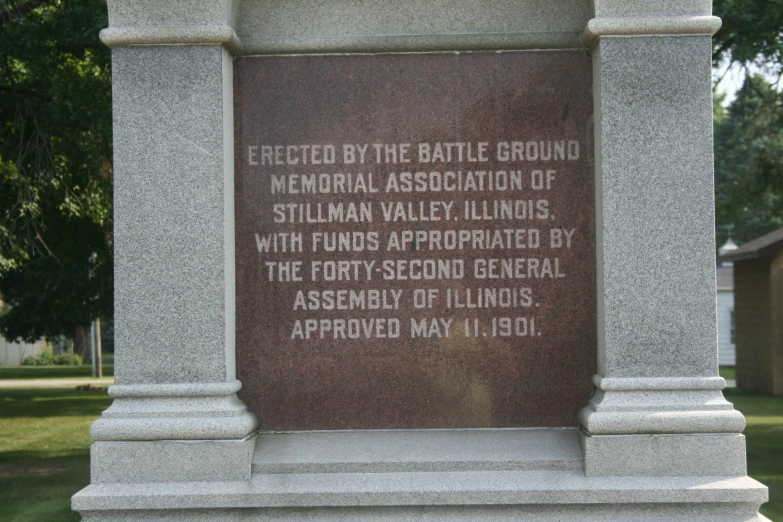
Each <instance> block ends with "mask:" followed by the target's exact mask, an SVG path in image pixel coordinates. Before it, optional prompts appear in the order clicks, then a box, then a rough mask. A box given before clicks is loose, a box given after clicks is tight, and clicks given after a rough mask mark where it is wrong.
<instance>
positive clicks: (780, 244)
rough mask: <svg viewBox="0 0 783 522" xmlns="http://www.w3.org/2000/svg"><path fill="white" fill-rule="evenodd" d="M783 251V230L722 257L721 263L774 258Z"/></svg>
mask: <svg viewBox="0 0 783 522" xmlns="http://www.w3.org/2000/svg"><path fill="white" fill-rule="evenodd" d="M780 250H783V228H779V229H777V230H773V231H772V232H770V233H769V234H766V235H763V236H761V237H757V238H756V239H754V240H753V241H748V242H747V243H745V244H744V245H742V246H741V247H739V248H738V249H737V250H734V251H732V252H729V253H727V254H726V255H724V256H722V257H721V261H742V260H744V259H757V258H759V257H769V256H774V255H775V254H777V253H778V252H779V251H780Z"/></svg>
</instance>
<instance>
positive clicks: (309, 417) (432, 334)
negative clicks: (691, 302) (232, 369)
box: [235, 52, 596, 429]
mask: <svg viewBox="0 0 783 522" xmlns="http://www.w3.org/2000/svg"><path fill="white" fill-rule="evenodd" d="M564 67H565V68H566V69H564ZM402 72H405V73H409V75H412V76H410V78H409V75H406V76H397V74H399V73H402ZM236 76H237V80H236V97H237V103H236V106H237V109H236V110H237V115H236V119H237V129H236V138H235V141H236V163H237V169H236V186H237V189H236V190H237V192H236V215H237V227H236V251H237V310H238V312H237V313H238V316H237V354H238V355H237V358H238V362H237V368H238V375H239V378H240V379H241V380H242V381H243V384H244V387H245V390H244V391H243V392H242V397H243V399H244V400H245V401H246V402H247V403H248V405H249V406H250V408H251V410H254V411H255V412H256V413H257V415H258V416H259V418H260V422H261V425H262V426H263V427H264V428H266V429H345V428H354V429H355V428H405V427H412V428H427V427H463V426H464V427H475V426H542V425H574V424H575V423H576V411H577V410H578V408H579V407H581V406H583V405H584V402H585V401H586V398H587V397H588V395H589V392H590V390H591V387H590V376H591V375H592V373H594V371H595V343H596V341H595V335H596V334H595V259H594V254H593V252H594V218H593V203H592V202H593V194H592V192H593V166H592V161H593V160H592V141H591V140H592V134H591V128H590V125H591V119H590V117H591V105H590V94H589V83H587V82H588V81H589V60H588V59H587V58H586V57H585V56H582V55H581V53H578V52H559V53H533V52H528V53H501V54H492V55H481V54H478V55H467V56H453V55H441V56H438V55H428V56H421V55H420V56H384V57H313V58H303V57H300V58H243V59H241V60H238V62H237V65H236Z"/></svg>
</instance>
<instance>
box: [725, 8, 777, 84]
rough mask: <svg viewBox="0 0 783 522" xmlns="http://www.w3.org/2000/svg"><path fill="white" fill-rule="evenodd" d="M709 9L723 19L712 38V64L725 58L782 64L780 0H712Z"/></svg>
mask: <svg viewBox="0 0 783 522" xmlns="http://www.w3.org/2000/svg"><path fill="white" fill-rule="evenodd" d="M713 12H714V13H715V15H716V16H719V17H721V19H723V25H722V26H721V29H720V31H718V32H717V34H715V36H714V38H713V40H712V42H713V54H712V57H713V64H714V65H715V66H716V67H718V66H720V65H721V64H722V63H724V62H726V61H731V62H736V63H739V64H744V65H748V64H750V63H758V64H762V63H763V64H770V65H772V66H773V68H774V69H775V70H776V71H777V72H778V73H780V72H781V65H782V64H783V0H714V2H713Z"/></svg>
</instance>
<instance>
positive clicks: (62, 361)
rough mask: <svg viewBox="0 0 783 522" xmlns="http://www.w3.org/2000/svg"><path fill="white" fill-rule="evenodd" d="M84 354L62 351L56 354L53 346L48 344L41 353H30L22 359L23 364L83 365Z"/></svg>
mask: <svg viewBox="0 0 783 522" xmlns="http://www.w3.org/2000/svg"><path fill="white" fill-rule="evenodd" d="M82 364H84V360H83V359H82V356H81V355H79V354H76V353H70V352H66V353H61V354H60V355H54V352H53V351H52V348H51V346H47V347H45V348H44V349H43V351H42V352H41V353H40V354H39V355H29V356H27V357H25V358H24V360H23V361H22V366H52V365H54V366H81V365H82Z"/></svg>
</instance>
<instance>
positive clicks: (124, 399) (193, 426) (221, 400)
mask: <svg viewBox="0 0 783 522" xmlns="http://www.w3.org/2000/svg"><path fill="white" fill-rule="evenodd" d="M240 388H241V384H240V382H239V381H237V380H234V381H231V382H226V383H213V384H208V383H190V384H136V385H115V386H111V387H110V388H109V394H110V395H111V396H112V397H114V398H115V401H114V402H113V403H112V405H111V406H110V407H109V409H107V410H106V411H104V412H103V413H102V414H101V418H100V419H99V420H97V421H96V422H94V423H93V425H92V426H91V427H90V436H91V437H92V438H93V440H96V441H134V440H147V441H149V440H177V439H185V440H193V439H196V440H199V439H204V440H211V439H229V440H231V439H242V438H244V437H245V436H246V435H247V434H249V433H250V432H251V431H253V430H254V429H255V428H256V426H257V422H256V417H255V415H253V414H250V413H248V411H247V407H246V406H245V404H244V403H243V402H242V401H240V400H239V399H238V398H237V396H236V392H237V391H239V389H240Z"/></svg>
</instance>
